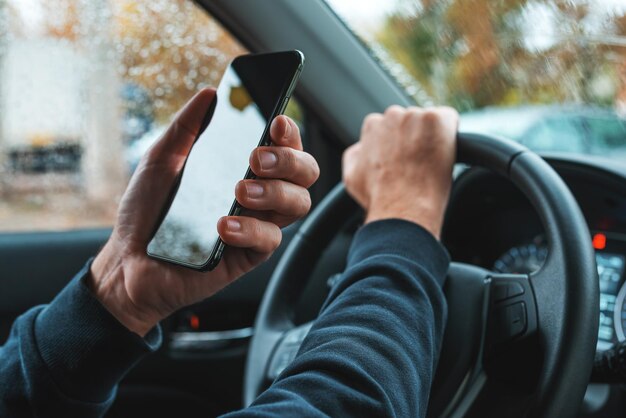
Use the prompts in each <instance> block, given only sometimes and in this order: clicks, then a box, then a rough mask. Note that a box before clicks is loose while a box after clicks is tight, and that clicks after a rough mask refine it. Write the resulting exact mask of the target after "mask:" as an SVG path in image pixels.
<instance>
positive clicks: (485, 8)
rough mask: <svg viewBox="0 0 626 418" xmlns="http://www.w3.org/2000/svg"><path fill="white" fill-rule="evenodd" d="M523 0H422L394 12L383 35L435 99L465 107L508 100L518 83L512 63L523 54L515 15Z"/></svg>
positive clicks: (384, 40) (383, 41) (390, 46)
mask: <svg viewBox="0 0 626 418" xmlns="http://www.w3.org/2000/svg"><path fill="white" fill-rule="evenodd" d="M405 1H409V2H411V0H405ZM412 3H415V2H414V1H413V2H412ZM525 4H526V0H501V1H497V2H493V1H489V0H456V1H454V0H453V1H434V0H428V1H423V2H421V5H420V6H419V7H415V13H414V14H412V15H410V16H407V15H406V14H394V15H391V16H390V17H389V19H388V21H387V24H386V25H385V28H384V30H383V31H382V32H381V34H380V36H379V40H380V41H381V43H382V44H383V45H385V46H386V47H387V49H389V50H391V51H392V53H393V54H394V55H395V56H396V58H397V59H398V60H399V61H400V62H401V63H402V64H404V65H405V66H406V67H407V68H409V70H410V71H411V72H412V75H413V76H414V77H416V79H417V80H418V81H420V82H421V83H422V84H423V86H424V87H425V88H426V89H427V91H428V92H429V94H431V96H433V97H434V99H435V101H436V102H438V103H448V104H451V105H454V106H456V107H458V108H460V109H462V110H463V109H469V108H473V107H476V106H478V107H480V106H485V105H487V104H491V103H494V102H499V101H503V100H505V99H506V97H507V95H509V94H510V90H511V89H512V88H513V87H514V80H513V79H512V74H511V71H510V66H511V65H512V64H513V63H514V62H516V61H518V60H521V59H524V54H525V51H524V49H523V48H522V46H521V45H519V44H518V43H516V42H514V40H515V39H516V37H519V33H520V28H519V25H518V21H517V20H516V19H515V15H516V14H519V12H520V11H521V10H522V8H523V6H524V5H525ZM403 10H406V7H404V8H403ZM469 16H471V18H468V17H469Z"/></svg>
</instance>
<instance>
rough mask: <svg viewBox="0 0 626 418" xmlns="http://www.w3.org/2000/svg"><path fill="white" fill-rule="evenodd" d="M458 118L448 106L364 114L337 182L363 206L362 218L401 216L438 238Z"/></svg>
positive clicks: (449, 176)
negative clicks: (358, 133)
mask: <svg viewBox="0 0 626 418" xmlns="http://www.w3.org/2000/svg"><path fill="white" fill-rule="evenodd" d="M458 121H459V115H458V113H457V112H456V111H455V110H454V109H452V108H448V107H439V108H431V109H420V108H417V107H410V108H406V109H405V108H402V107H400V106H391V107H389V108H388V109H387V110H386V111H385V113H384V114H382V115H381V114H380V113H373V114H370V115H368V116H367V117H366V118H365V120H364V121H363V126H362V128H361V139H360V140H359V142H357V143H356V144H354V145H352V146H351V147H350V148H348V149H347V150H346V152H345V153H344V155H343V181H344V183H345V185H346V189H347V190H348V193H350V195H351V196H352V197H353V198H354V199H355V200H356V201H357V202H358V203H359V204H360V205H361V206H362V207H363V208H364V209H365V210H366V212H367V217H366V223H367V222H372V221H375V220H380V219H388V218H400V219H405V220H408V221H412V222H415V223H417V224H419V225H421V226H423V227H424V228H426V229H427V230H428V231H430V232H431V233H432V234H433V235H434V236H435V237H436V238H439V235H440V233H441V226H442V223H443V215H444V211H445V208H446V205H447V202H448V196H449V194H450V186H451V181H452V166H453V164H454V160H455V146H456V131H457V127H458Z"/></svg>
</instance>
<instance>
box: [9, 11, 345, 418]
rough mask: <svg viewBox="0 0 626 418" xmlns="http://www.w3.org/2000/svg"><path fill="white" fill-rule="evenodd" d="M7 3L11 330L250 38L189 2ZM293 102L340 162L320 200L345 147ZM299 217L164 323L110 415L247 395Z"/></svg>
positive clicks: (170, 410)
mask: <svg viewBox="0 0 626 418" xmlns="http://www.w3.org/2000/svg"><path fill="white" fill-rule="evenodd" d="M0 15H3V16H5V17H6V16H8V17H9V20H8V21H9V22H10V24H9V25H8V27H7V29H6V32H2V33H0V36H1V38H0V46H1V47H0V341H4V340H5V339H6V337H7V335H8V333H9V330H10V327H11V324H12V323H13V321H14V320H15V318H16V317H17V316H18V315H20V314H21V313H23V312H24V311H26V310H28V309H29V308H31V307H33V306H35V305H38V304H44V303H47V302H49V301H50V300H52V299H53V298H54V296H55V295H56V294H57V293H58V292H59V291H60V290H61V289H62V288H63V286H64V285H65V284H66V283H67V282H68V281H69V280H71V278H72V277H73V275H74V274H75V273H76V272H77V271H78V270H79V269H80V268H81V267H82V266H83V265H84V264H85V263H86V262H87V260H88V259H89V258H90V257H93V256H94V255H95V254H97V252H98V250H99V248H101V247H102V245H103V244H104V243H105V241H106V240H107V238H108V236H109V235H110V233H111V228H112V225H113V223H114V220H115V211H116V207H117V203H118V202H119V199H120V197H121V196H122V193H123V191H124V189H125V186H126V184H127V182H128V180H129V178H130V176H131V175H132V170H133V169H134V168H135V167H136V165H137V163H138V161H139V159H140V158H141V155H142V154H143V153H144V152H145V151H146V150H147V149H148V148H149V146H150V145H151V144H152V143H153V142H154V141H155V140H157V139H158V137H159V136H160V134H161V133H162V132H163V131H164V129H165V127H166V126H167V124H168V123H169V121H170V120H171V119H172V117H173V115H174V114H175V112H176V111H177V109H179V108H180V107H181V106H182V105H183V104H184V103H185V102H186V101H187V100H188V99H189V98H190V97H191V96H192V95H193V94H194V93H195V92H196V91H197V90H198V89H200V88H201V87H203V86H209V85H216V84H217V83H218V81H219V79H220V77H221V74H222V72H223V71H224V69H225V67H226V65H227V64H228V62H229V61H230V60H231V59H232V58H233V57H234V56H236V55H238V54H242V53H246V52H247V50H246V48H244V47H243V46H242V45H241V44H240V43H239V42H238V41H237V39H236V38H235V36H234V35H233V34H232V33H230V32H228V31H227V30H225V29H224V28H223V27H222V26H221V25H220V24H219V22H217V21H216V20H215V19H214V18H213V17H212V16H211V15H210V14H209V13H207V12H206V11H205V10H204V9H202V8H200V7H199V6H197V5H196V4H195V3H194V2H192V1H191V0H178V1H169V0H158V1H147V0H117V1H111V2H102V3H100V2H96V3H90V2H79V1H72V0H59V1H52V2H44V1H36V0H34V1H30V2H22V1H21V0H9V1H8V2H3V3H0ZM296 96H297V91H296ZM286 113H287V114H289V115H290V116H291V117H292V118H294V120H296V122H297V123H298V124H299V125H300V127H301V130H302V132H303V136H304V138H305V142H306V144H305V146H306V147H307V148H308V149H309V151H311V152H313V153H314V154H316V155H317V156H318V160H319V161H320V165H325V166H326V167H327V169H326V170H325V172H326V173H330V174H327V175H325V176H324V178H323V179H322V181H321V182H320V184H319V185H317V186H316V187H315V188H314V189H313V190H312V193H313V200H314V201H316V200H319V197H320V196H323V194H324V193H325V191H326V190H328V189H329V187H330V186H331V185H332V184H334V183H335V182H336V181H337V180H338V178H339V175H338V167H339V159H340V151H341V148H338V147H336V146H334V145H332V144H327V143H328V138H330V137H331V136H330V135H325V134H324V133H323V132H322V129H321V128H320V125H319V123H318V122H317V120H316V117H315V115H314V112H312V111H310V109H308V108H305V107H304V106H301V105H299V104H298V102H297V97H296V98H293V99H292V102H291V104H290V106H289V108H288V109H287V111H286ZM309 138H317V139H319V140H316V141H314V144H313V145H310V146H309V145H308V144H309V142H308V141H309ZM242 175H243V173H242ZM296 229H297V225H296V226H292V227H290V228H286V229H285V230H284V234H283V236H284V240H283V245H282V246H281V248H280V249H279V250H278V251H277V252H276V254H275V255H274V256H273V257H272V259H271V260H269V261H268V262H267V263H265V264H264V265H262V266H261V267H260V268H258V269H257V270H255V271H254V272H252V273H250V274H248V275H247V276H246V277H245V278H243V279H241V281H239V282H237V283H235V284H233V285H231V286H230V287H229V288H227V289H225V290H224V291H222V292H220V293H219V294H218V295H216V296H215V297H213V298H211V299H210V300H208V301H206V302H204V303H201V304H198V305H196V306H192V307H189V308H187V309H184V310H183V311H181V312H178V313H176V314H175V315H173V316H172V317H171V318H170V319H168V320H167V321H165V322H164V323H163V324H162V325H163V328H164V331H165V333H164V336H165V338H164V344H163V347H162V348H161V349H160V350H159V351H158V352H157V353H155V354H154V355H150V356H148V357H147V358H146V359H145V360H144V361H142V362H141V364H140V365H139V366H138V367H137V368H135V369H134V370H133V371H132V372H131V373H130V374H129V376H128V377H127V378H126V379H125V380H124V382H123V383H122V385H121V387H120V390H119V392H118V399H117V401H116V404H115V405H114V407H113V409H112V410H111V412H110V415H111V416H127V415H130V414H135V413H142V414H150V415H152V416H172V414H183V415H185V416H196V415H202V416H211V415H214V414H217V413H220V412H223V411H227V410H231V409H235V408H238V407H239V406H240V404H241V382H242V376H243V369H244V362H245V356H246V353H247V343H248V340H249V338H250V336H251V334H252V332H253V328H252V327H253V323H254V318H255V315H256V310H257V308H258V305H259V303H260V298H261V297H262V294H263V291H264V289H265V285H266V283H267V281H268V279H269V277H270V275H271V272H272V270H273V267H274V266H275V264H276V261H277V260H278V258H279V257H280V254H281V253H282V251H283V249H284V247H285V245H286V244H287V243H288V242H289V240H290V238H291V237H292V236H293V234H294V232H295V230H296Z"/></svg>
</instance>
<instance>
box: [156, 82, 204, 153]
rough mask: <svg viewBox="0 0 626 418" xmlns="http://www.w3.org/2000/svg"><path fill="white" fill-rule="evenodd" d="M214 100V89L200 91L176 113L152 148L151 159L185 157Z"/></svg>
mask: <svg viewBox="0 0 626 418" xmlns="http://www.w3.org/2000/svg"><path fill="white" fill-rule="evenodd" d="M215 99H216V96H215V89H212V88H210V89H203V90H200V91H199V92H198V93H197V94H196V95H195V96H194V97H193V98H192V99H191V100H190V101H189V102H187V104H186V105H185V107H184V108H183V109H182V110H181V111H180V112H178V114H177V115H176V117H175V118H174V121H173V122H172V124H171V125H170V127H169V128H168V129H167V131H166V132H165V134H164V135H163V136H162V137H161V139H159V141H157V142H156V143H155V145H154V146H153V147H152V149H151V150H150V155H151V158H161V157H164V156H172V155H177V156H184V157H187V155H188V154H189V150H190V149H191V146H192V145H193V143H194V141H195V139H196V137H197V136H198V134H200V129H201V127H202V124H203V122H204V119H205V117H206V115H207V112H208V111H209V109H210V107H211V105H212V103H213V101H214V100H215Z"/></svg>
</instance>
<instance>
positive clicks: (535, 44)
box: [327, 0, 626, 161]
mask: <svg viewBox="0 0 626 418" xmlns="http://www.w3.org/2000/svg"><path fill="white" fill-rule="evenodd" d="M327 2H328V4H329V5H330V7H332V8H333V10H334V11H335V12H336V13H337V15H338V16H339V17H341V18H342V19H343V20H344V21H345V23H346V24H347V26H348V27H349V28H350V29H351V30H352V31H353V32H354V33H355V34H356V35H357V36H358V37H359V38H360V39H361V40H362V41H363V43H364V44H365V45H366V46H368V47H369V49H370V51H371V52H372V54H373V55H374V56H375V58H376V59H377V60H379V62H380V63H381V65H382V66H383V67H385V68H386V69H387V70H388V71H389V72H390V74H391V75H392V76H394V77H395V78H396V80H397V81H398V82H399V84H401V85H402V86H403V87H405V88H406V90H407V92H408V93H409V94H410V95H411V96H413V97H414V98H415V100H416V102H417V103H418V104H420V105H432V104H446V105H451V106H454V107H456V108H457V109H458V110H459V111H460V112H461V113H462V115H461V116H462V117H461V130H463V131H468V132H469V131H472V132H480V133H489V134H496V135H501V136H505V137H509V138H511V139H514V140H517V141H520V142H522V143H524V144H525V145H527V146H529V147H530V148H532V149H535V150H537V151H558V152H562V151H564V152H576V153H590V154H599V155H605V156H610V157H613V158H617V159H621V160H624V161H626V119H625V118H626V3H625V2H623V1H620V0H611V1H607V0H579V1H576V0H572V1H565V0H543V1H526V0H511V1H489V0H472V1H468V0H445V1H435V0H423V1H419V0H392V1H386V2H380V1H376V0H327Z"/></svg>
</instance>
